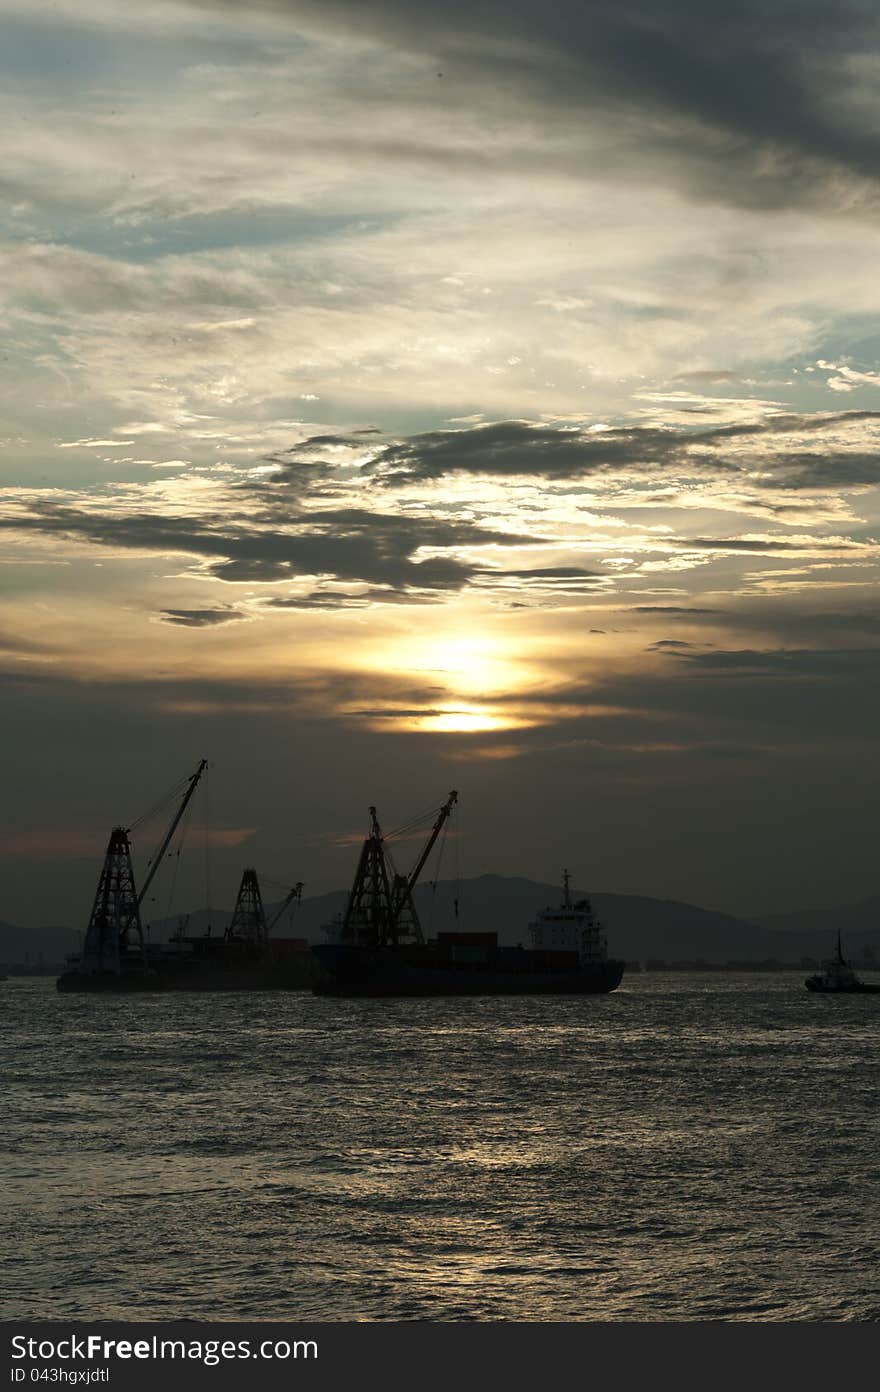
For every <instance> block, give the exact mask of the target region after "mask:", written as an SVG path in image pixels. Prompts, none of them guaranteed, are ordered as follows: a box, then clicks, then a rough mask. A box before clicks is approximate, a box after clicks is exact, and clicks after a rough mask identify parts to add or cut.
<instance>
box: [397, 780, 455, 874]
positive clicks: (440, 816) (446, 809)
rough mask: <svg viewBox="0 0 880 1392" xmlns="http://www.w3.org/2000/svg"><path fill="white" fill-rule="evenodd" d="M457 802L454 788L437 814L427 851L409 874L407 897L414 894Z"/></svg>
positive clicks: (423, 852) (426, 846)
mask: <svg viewBox="0 0 880 1392" xmlns="http://www.w3.org/2000/svg"><path fill="white" fill-rule="evenodd" d="M457 802H458V792H457V790H456V789H455V788H453V790H452V792H451V793H450V794H449V797H448V798H447V799H446V801H445V802H444V804H443V806H442V807H441V808H440V811H439V812H438V813H437V820H436V821H435V823H434V825H433V826H432V828H431V834H430V836H429V837H428V840H427V842H426V844H425V849H424V850H423V851H422V854H421V855H420V856H419V858H418V860H417V861H416V863H415V867H414V868H413V869H412V870H411V871H410V873H409V878H408V879H407V882H406V894H407V895H409V894H412V892H413V890H414V889H415V885H416V880H417V879H418V878H419V875H421V873H422V871H423V870H424V868H425V861H426V860H427V859H428V856H429V855H430V854H431V851H432V850H433V849H434V842H435V841H436V840H437V837H438V836H439V835H440V832H441V831H442V830H443V824H444V822H445V821H446V819H447V817H449V816H450V814H451V813H452V809H453V807H454V806H455V804H456V803H457Z"/></svg>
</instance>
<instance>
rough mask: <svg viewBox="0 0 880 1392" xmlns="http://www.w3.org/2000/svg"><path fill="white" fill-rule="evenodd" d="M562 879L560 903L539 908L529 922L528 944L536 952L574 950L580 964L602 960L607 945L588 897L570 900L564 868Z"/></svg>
mask: <svg viewBox="0 0 880 1392" xmlns="http://www.w3.org/2000/svg"><path fill="white" fill-rule="evenodd" d="M562 882H563V895H562V903H561V904H560V905H559V906H558V907H556V908H546V909H541V910H540V912H539V913H538V916H537V918H536V919H535V920H534V921H533V922H532V923H530V924H529V936H530V938H531V944H532V947H533V948H534V949H535V950H536V951H551V952H576V953H577V954H578V959H579V961H580V962H581V963H582V964H588V963H592V962H604V961H605V960H606V959H607V957H608V948H607V944H606V942H605V936H604V934H603V932H602V926H601V924H600V923H599V921H598V920H597V918H596V917H595V915H594V913H593V906H592V904H591V902H590V900H589V899H588V898H587V897H582V898H580V899H577V900H573V899H572V897H571V874H570V872H569V871H568V870H563V872H562Z"/></svg>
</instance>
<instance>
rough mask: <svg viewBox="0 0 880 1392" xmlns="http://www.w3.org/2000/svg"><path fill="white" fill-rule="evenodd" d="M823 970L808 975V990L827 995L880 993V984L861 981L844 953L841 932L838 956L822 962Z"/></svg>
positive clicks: (838, 937) (806, 983) (872, 994)
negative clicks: (813, 974)
mask: <svg viewBox="0 0 880 1392" xmlns="http://www.w3.org/2000/svg"><path fill="white" fill-rule="evenodd" d="M822 967H823V970H822V971H821V972H817V973H816V975H815V976H808V977H807V979H806V981H805V982H804V985H805V986H806V988H807V990H808V991H818V992H821V993H822V994H825V995H871V996H875V995H880V986H875V985H873V984H870V983H869V982H866V981H860V980H859V978H858V977H857V976H856V974H855V972H854V971H853V969H852V967H851V966H850V965H849V962H847V961H846V959H845V958H844V955H843V949H842V947H841V944H840V932H839V930H838V934H837V956H836V957H829V959H828V961H827V962H823V963H822Z"/></svg>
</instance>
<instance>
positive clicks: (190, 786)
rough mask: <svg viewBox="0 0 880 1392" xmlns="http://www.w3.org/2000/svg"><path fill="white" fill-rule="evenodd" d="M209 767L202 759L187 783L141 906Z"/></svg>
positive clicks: (143, 891) (148, 878) (145, 884)
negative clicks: (191, 799) (199, 782)
mask: <svg viewBox="0 0 880 1392" xmlns="http://www.w3.org/2000/svg"><path fill="white" fill-rule="evenodd" d="M207 767H208V761H207V759H202V760H201V762H200V763H199V766H198V768H197V769H196V771H195V773H194V774H192V776H191V777H190V779H189V782H188V783H187V786H186V792H185V793H184V795H183V798H182V800H181V803H180V806H179V807H178V809H177V811H176V813H175V814H174V816H173V817H172V819H171V825H170V827H169V828H168V830H167V832H166V833H165V839H164V841H163V842H162V845H161V846H160V847H159V850H158V851H157V852H156V855H155V857H154V858H153V864H152V865H151V866H150V868H149V870H148V871H147V875H146V878H145V880H144V882H143V884H142V885H141V892H140V894H139V895H138V897H137V901H138V904H139V905H140V904H142V903H143V901H144V896H145V895H146V892H147V890H148V889H149V888H150V885H151V884H152V881H153V876H154V875H155V873H156V871H157V870H158V869H159V866H160V865H161V864H162V858H163V856H164V855H165V852H166V851H167V850H168V847H169V845H170V843H171V838H172V836H173V835H174V833H175V831H176V830H177V828H178V825H179V823H180V819H181V817H182V816H183V814H184V812H185V811H186V809H187V807H188V805H189V800H190V798H191V797H192V795H193V793H194V792H195V790H196V787H197V785H198V781H199V779H200V778H201V776H202V774H203V773H204V771H205V769H206V768H207Z"/></svg>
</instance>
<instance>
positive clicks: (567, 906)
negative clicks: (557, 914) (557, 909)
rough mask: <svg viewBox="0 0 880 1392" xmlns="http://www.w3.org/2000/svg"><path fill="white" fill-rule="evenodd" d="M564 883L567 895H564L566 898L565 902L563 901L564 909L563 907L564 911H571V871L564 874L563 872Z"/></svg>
mask: <svg viewBox="0 0 880 1392" xmlns="http://www.w3.org/2000/svg"><path fill="white" fill-rule="evenodd" d="M562 883H563V885H564V886H565V895H564V898H563V900H562V907H563V908H564V909H570V908H571V871H570V870H563V872H562Z"/></svg>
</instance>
